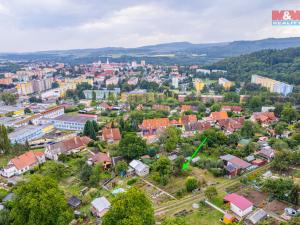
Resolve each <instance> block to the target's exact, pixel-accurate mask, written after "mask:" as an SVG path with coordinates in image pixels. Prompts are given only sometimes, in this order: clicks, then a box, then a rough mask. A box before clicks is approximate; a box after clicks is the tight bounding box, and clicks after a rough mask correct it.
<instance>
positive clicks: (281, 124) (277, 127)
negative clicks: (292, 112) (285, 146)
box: [275, 122, 288, 135]
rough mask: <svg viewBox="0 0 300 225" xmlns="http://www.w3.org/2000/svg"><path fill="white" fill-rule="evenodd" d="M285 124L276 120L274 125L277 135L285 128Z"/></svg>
mask: <svg viewBox="0 0 300 225" xmlns="http://www.w3.org/2000/svg"><path fill="white" fill-rule="evenodd" d="M287 126H288V125H287V124H286V123H285V122H278V123H277V124H276V125H275V132H276V134H277V135H282V134H283V132H284V130H285V129H286V128H287Z"/></svg>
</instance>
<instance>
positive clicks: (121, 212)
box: [102, 188, 155, 225]
mask: <svg viewBox="0 0 300 225" xmlns="http://www.w3.org/2000/svg"><path fill="white" fill-rule="evenodd" d="M154 223H155V220H154V210H153V207H152V204H151V202H150V200H149V199H148V198H147V197H146V195H145V194H144V193H143V192H141V191H140V190H137V189H135V188H131V189H129V190H128V191H127V192H126V193H121V194H119V195H118V196H117V197H116V198H115V199H114V200H113V201H112V205H111V208H110V210H109V211H108V212H107V213H106V214H105V216H104V217H103V223H102V224H103V225H153V224H154Z"/></svg>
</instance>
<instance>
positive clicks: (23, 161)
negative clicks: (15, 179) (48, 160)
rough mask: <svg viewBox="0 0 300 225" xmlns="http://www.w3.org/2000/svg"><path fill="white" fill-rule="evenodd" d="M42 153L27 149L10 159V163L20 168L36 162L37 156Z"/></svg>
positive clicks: (40, 155)
mask: <svg viewBox="0 0 300 225" xmlns="http://www.w3.org/2000/svg"><path fill="white" fill-rule="evenodd" d="M43 155H44V153H43V152H38V153H37V152H34V151H28V152H25V153H24V154H22V155H19V156H16V157H14V158H13V159H11V163H12V164H13V165H14V166H15V167H16V168H17V169H18V170H21V169H23V168H25V167H27V166H32V165H34V164H36V163H38V158H39V157H42V156H43Z"/></svg>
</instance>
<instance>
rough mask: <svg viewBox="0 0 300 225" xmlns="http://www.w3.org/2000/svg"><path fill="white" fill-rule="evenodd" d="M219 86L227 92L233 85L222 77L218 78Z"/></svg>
mask: <svg viewBox="0 0 300 225" xmlns="http://www.w3.org/2000/svg"><path fill="white" fill-rule="evenodd" d="M219 85H222V86H223V87H224V89H225V90H229V89H230V88H231V87H232V85H233V83H232V82H231V81H229V80H227V79H225V78H223V77H221V78H219Z"/></svg>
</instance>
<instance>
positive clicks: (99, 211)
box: [91, 197, 110, 217]
mask: <svg viewBox="0 0 300 225" xmlns="http://www.w3.org/2000/svg"><path fill="white" fill-rule="evenodd" d="M91 205H92V208H91V211H92V213H93V215H94V216H97V217H103V216H104V215H105V213H106V212H107V211H108V210H109V208H110V202H109V201H108V200H107V199H106V198H105V197H100V198H96V199H94V200H93V201H92V202H91Z"/></svg>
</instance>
